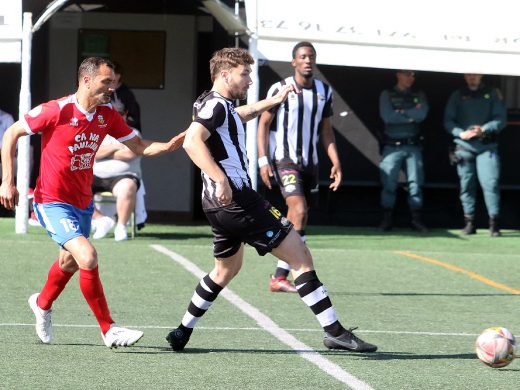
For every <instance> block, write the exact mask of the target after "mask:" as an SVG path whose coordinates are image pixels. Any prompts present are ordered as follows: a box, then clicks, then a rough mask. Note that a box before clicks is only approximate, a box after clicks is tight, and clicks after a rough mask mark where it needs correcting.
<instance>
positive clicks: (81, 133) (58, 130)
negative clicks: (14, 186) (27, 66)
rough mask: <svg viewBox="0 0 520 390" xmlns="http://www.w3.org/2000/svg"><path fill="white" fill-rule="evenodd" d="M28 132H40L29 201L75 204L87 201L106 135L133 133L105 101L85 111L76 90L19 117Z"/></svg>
mask: <svg viewBox="0 0 520 390" xmlns="http://www.w3.org/2000/svg"><path fill="white" fill-rule="evenodd" d="M22 123H23V125H24V127H25V130H26V131H27V133H28V134H29V135H32V134H35V133H41V134H42V151H41V162H40V175H39V177H38V180H37V182H36V189H35V191H34V200H35V201H36V202H38V203H50V202H61V203H68V204H71V205H73V206H75V207H78V208H80V209H85V208H87V207H88V205H89V204H90V202H91V200H92V189H91V186H92V180H93V172H92V167H93V165H94V156H95V154H96V152H97V150H98V148H99V145H101V142H102V141H103V139H104V138H105V136H106V135H107V134H110V135H111V136H112V137H114V138H116V139H117V140H118V141H120V142H124V141H127V140H129V139H131V138H133V137H135V136H136V133H135V132H134V130H132V129H131V128H130V127H128V125H127V124H126V123H125V121H124V119H123V118H122V117H121V115H119V113H118V112H117V111H116V110H115V109H114V108H113V107H112V105H111V104H110V103H109V104H103V105H99V106H97V107H96V111H95V112H93V113H89V112H87V111H85V110H84V109H83V108H81V106H80V105H79V103H78V101H77V99H76V95H70V96H67V97H64V98H61V99H58V100H51V101H49V102H47V103H43V104H41V105H39V106H37V107H35V108H33V109H32V110H31V111H29V112H28V113H27V114H25V115H24V116H23V118H22Z"/></svg>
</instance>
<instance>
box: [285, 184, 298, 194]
mask: <svg viewBox="0 0 520 390" xmlns="http://www.w3.org/2000/svg"><path fill="white" fill-rule="evenodd" d="M284 189H285V191H286V192H288V193H291V192H294V191H295V190H296V186H295V185H294V184H288V185H286V186H285V187H284Z"/></svg>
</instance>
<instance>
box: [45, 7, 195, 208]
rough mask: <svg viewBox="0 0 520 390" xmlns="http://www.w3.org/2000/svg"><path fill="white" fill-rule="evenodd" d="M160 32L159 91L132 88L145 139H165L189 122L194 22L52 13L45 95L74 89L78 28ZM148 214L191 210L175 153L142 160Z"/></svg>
mask: <svg viewBox="0 0 520 390" xmlns="http://www.w3.org/2000/svg"><path fill="white" fill-rule="evenodd" d="M81 28H85V29H104V30H106V29H109V30H133V31H137V30H145V31H157V30H159V31H165V32H166V34H167V35H166V64H165V66H166V71H165V88H164V89H135V90H134V93H135V95H136V98H137V100H138V102H139V104H140V106H141V122H142V126H143V129H144V136H145V138H147V139H153V140H161V141H165V140H168V139H170V138H171V137H172V136H173V135H175V134H177V133H179V132H180V131H182V130H184V129H185V128H186V127H187V126H188V125H189V124H190V122H191V112H192V103H193V100H194V98H195V92H196V91H195V81H196V80H195V78H196V72H195V69H196V44H197V42H196V38H197V18H196V17H194V16H180V15H140V14H104V13H68V12H62V13H59V14H56V15H55V16H54V17H53V18H52V19H51V22H50V31H49V34H50V36H49V80H48V82H49V96H50V98H52V99H53V98H58V97H61V96H65V95H67V94H70V93H72V92H74V91H75V89H76V78H77V77H76V71H77V68H78V63H77V58H78V47H77V46H78V31H77V30H78V29H81ZM142 168H143V178H144V182H145V185H146V192H147V195H146V207H147V209H148V210H149V211H152V212H153V211H164V212H173V213H180V214H186V215H187V216H191V214H192V212H193V165H192V164H191V162H190V161H189V159H188V157H187V155H186V153H185V152H184V151H183V150H182V149H180V150H178V151H176V152H174V153H170V154H168V155H166V156H161V157H156V158H145V159H143V162H142Z"/></svg>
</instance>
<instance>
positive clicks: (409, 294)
mask: <svg viewBox="0 0 520 390" xmlns="http://www.w3.org/2000/svg"><path fill="white" fill-rule="evenodd" d="M328 293H329V294H330V295H331V296H332V295H337V296H373V297H401V296H403V297H468V298H474V297H508V298H514V299H518V296H516V295H514V294H510V293H493V294H490V293H486V294H481V293H478V294H468V293H416V292H399V293H392V292H380V293H377V292H343V291H330V290H329V291H328Z"/></svg>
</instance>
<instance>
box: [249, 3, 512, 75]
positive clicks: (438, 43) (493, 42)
mask: <svg viewBox="0 0 520 390" xmlns="http://www.w3.org/2000/svg"><path fill="white" fill-rule="evenodd" d="M245 4H246V8H245V10H246V18H247V27H248V29H249V30H250V31H251V34H252V36H253V37H255V38H256V39H257V41H258V42H257V50H258V55H259V57H260V58H265V59H268V60H271V61H289V60H290V55H291V49H292V47H293V46H294V44H295V43H296V42H298V41H302V40H307V41H311V42H312V43H313V44H314V45H315V47H316V50H317V52H318V63H321V64H328V65H342V66H362V67H371V68H386V69H403V68H404V69H414V70H425V71H438V72H453V73H480V74H494V75H510V76H520V29H518V27H517V26H518V20H517V19H518V11H520V5H519V4H518V3H517V2H511V1H506V0H496V1H493V2H488V1H483V0H458V1H448V0H438V1H428V2H425V1H423V2H418V1H416V0H415V1H414V0H392V1H382V0H364V1H356V2H353V1H348V0H322V1H320V2H317V1H315V0H284V1H279V0H245Z"/></svg>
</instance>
